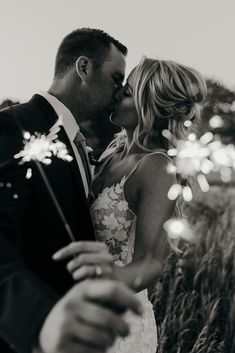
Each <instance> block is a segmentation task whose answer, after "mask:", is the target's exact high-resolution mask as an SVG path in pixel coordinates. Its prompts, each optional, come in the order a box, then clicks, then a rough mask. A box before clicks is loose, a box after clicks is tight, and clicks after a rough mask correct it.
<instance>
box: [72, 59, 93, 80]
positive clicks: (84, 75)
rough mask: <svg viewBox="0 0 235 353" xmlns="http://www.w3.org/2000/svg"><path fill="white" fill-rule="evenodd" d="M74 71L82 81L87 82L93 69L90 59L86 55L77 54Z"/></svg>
mask: <svg viewBox="0 0 235 353" xmlns="http://www.w3.org/2000/svg"><path fill="white" fill-rule="evenodd" d="M75 67H76V72H77V74H78V76H79V77H80V79H81V80H82V81H83V82H87V81H88V80H89V77H90V75H91V73H92V71H93V66H92V62H91V60H90V59H89V58H88V57H86V56H79V58H77V60H76V63H75Z"/></svg>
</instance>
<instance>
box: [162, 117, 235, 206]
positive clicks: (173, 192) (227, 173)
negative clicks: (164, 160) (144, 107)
mask: <svg viewBox="0 0 235 353" xmlns="http://www.w3.org/2000/svg"><path fill="white" fill-rule="evenodd" d="M214 118H215V117H214ZM215 122H216V123H217V126H218V124H219V123H220V124H221V121H220V122H219V120H218V119H217V117H216V121H215V119H214V123H215ZM163 136H164V137H166V138H167V139H168V140H169V141H171V142H172V143H173V144H174V146H175V147H174V148H171V149H169V150H168V155H169V156H171V157H174V161H172V163H169V165H168V168H167V172H168V173H178V174H180V175H181V176H182V178H183V179H184V180H186V179H187V178H188V177H191V176H195V177H196V179H197V181H198V184H199V187H200V188H201V190H202V191H203V192H207V191H208V190H209V183H208V181H207V178H206V175H207V174H209V173H210V172H219V173H220V176H221V180H222V181H224V182H227V181H229V180H230V179H231V175H232V171H233V170H234V169H235V146H234V145H232V144H230V145H224V144H222V142H221V140H220V138H219V137H218V136H217V135H213V133H212V132H206V133H205V134H204V135H202V136H201V137H200V138H199V139H198V138H197V137H196V135H195V134H194V133H191V134H189V136H188V138H187V139H186V140H175V138H174V137H173V136H172V135H171V133H170V132H169V131H168V130H164V131H163ZM180 194H182V196H183V198H184V200H185V201H191V200H192V197H193V196H192V190H191V188H190V186H188V185H186V186H182V185H181V184H174V185H172V187H171V188H170V190H169V192H168V198H169V199H170V200H175V199H176V198H177V197H178V196H179V195H180Z"/></svg>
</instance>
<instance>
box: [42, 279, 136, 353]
mask: <svg viewBox="0 0 235 353" xmlns="http://www.w3.org/2000/svg"><path fill="white" fill-rule="evenodd" d="M127 309H131V310H132V311H133V312H135V313H136V314H140V312H141V308H140V303H139V302H138V300H137V298H136V297H135V295H134V293H133V292H132V291H131V290H130V289H129V288H127V287H126V286H125V285H124V284H122V283H120V282H118V281H114V280H108V279H106V280H104V279H99V280H94V279H93V280H87V281H84V282H82V283H80V284H77V285H75V286H74V287H73V288H72V289H71V290H70V291H69V292H68V293H67V294H66V295H65V296H64V297H63V298H62V299H61V300H60V301H59V302H58V303H57V304H56V305H55V306H54V308H53V309H52V310H51V312H50V313H49V315H48V317H47V318H46V320H45V322H44V324H43V326H42V329H41V332H40V335H39V344H40V349H41V350H42V351H43V352H44V353H78V352H79V353H98V352H100V353H101V352H106V349H107V348H108V347H109V346H110V345H111V344H112V343H113V341H114V339H115V338H116V337H117V336H123V337H124V336H126V335H127V334H128V332H129V328H128V326H127V324H126V322H125V321H124V320H123V318H122V315H121V313H122V312H124V311H125V310H127Z"/></svg>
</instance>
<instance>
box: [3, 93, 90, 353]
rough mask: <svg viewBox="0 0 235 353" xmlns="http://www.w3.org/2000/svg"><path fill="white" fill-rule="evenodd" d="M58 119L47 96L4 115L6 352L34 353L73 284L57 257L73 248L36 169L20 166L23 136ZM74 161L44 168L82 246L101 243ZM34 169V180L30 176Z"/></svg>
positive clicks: (44, 129)
mask: <svg viewBox="0 0 235 353" xmlns="http://www.w3.org/2000/svg"><path fill="white" fill-rule="evenodd" d="M57 119H58V116H57V115H56V113H55V111H54V110H53V108H52V107H51V105H50V104H49V103H48V102H47V101H46V100H45V99H44V98H43V97H41V96H40V95H34V96H33V97H32V99H31V100H30V101H29V102H28V103H26V104H20V105H17V106H14V107H11V108H8V109H5V110H2V111H0V337H1V338H0V352H1V353H7V352H10V351H12V350H15V351H17V352H20V353H29V352H30V351H31V346H32V344H33V343H34V341H35V339H36V338H37V334H38V331H39V329H40V326H41V324H42V322H43V320H44V319H45V317H46V316H47V314H48V312H49V311H50V309H51V308H52V307H53V306H54V304H55V302H56V301H57V300H58V299H59V298H60V296H61V295H62V294H63V293H65V291H66V290H68V289H69V288H70V287H71V286H72V284H73V282H72V280H71V277H70V275H69V274H68V273H67V271H66V269H65V264H64V263H63V264H58V263H55V262H54V261H53V260H52V254H53V253H54V252H55V251H57V250H58V249H60V248H61V247H63V246H65V245H66V244H68V243H69V242H70V240H69V237H68V234H67V233H66V231H65V228H64V225H63V223H62V221H61V219H60V217H59V216H58V213H57V210H56V208H55V206H54V204H53V203H52V200H51V198H50V196H49V193H48V191H47V189H46V187H45V184H44V182H43V180H42V178H41V176H40V174H39V173H38V170H37V168H36V167H35V165H34V164H33V163H31V164H30V163H26V164H24V165H22V166H19V165H18V162H19V161H18V160H16V159H14V155H15V154H16V153H18V152H19V151H20V150H22V148H23V142H22V141H23V138H22V131H21V129H24V130H25V131H29V132H30V133H34V132H39V133H48V131H49V129H50V128H51V127H52V126H53V125H54V124H55V122H56V121H57ZM58 138H59V140H60V141H62V142H64V143H65V144H66V145H67V148H68V149H69V152H70V154H71V155H72V156H73V157H74V159H73V161H72V162H71V163H68V162H65V161H62V160H61V159H58V158H56V157H54V158H53V160H52V164H51V165H49V166H46V167H43V168H44V170H45V173H46V175H47V177H48V180H49V182H50V184H51V186H52V189H53V190H54V193H55V195H56V197H57V199H58V201H59V204H60V205H61V207H62V209H63V212H64V214H65V216H66V218H67V220H68V223H69V225H70V227H71V229H72V231H73V233H74V235H75V237H76V239H77V240H94V233H93V227H92V222H91V219H90V214H89V208H88V204H87V201H86V197H85V193H84V189H83V183H82V179H81V176H80V173H79V169H78V166H77V162H76V159H75V156H74V154H73V152H72V147H71V145H70V142H69V139H68V137H67V135H66V133H65V131H64V129H63V127H62V128H61V131H60V132H59V135H58ZM28 167H32V177H31V178H30V179H26V177H25V175H26V171H27V168H28Z"/></svg>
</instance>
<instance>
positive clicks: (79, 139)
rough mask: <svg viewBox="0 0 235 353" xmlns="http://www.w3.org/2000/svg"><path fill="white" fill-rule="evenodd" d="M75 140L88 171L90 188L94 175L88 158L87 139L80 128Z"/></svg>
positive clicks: (86, 171) (87, 177) (87, 176)
mask: <svg viewBox="0 0 235 353" xmlns="http://www.w3.org/2000/svg"><path fill="white" fill-rule="evenodd" d="M73 142H74V144H75V146H76V147H77V150H78V153H79V155H80V157H81V160H82V163H83V166H84V169H85V173H86V179H87V184H88V187H89V188H90V186H91V180H92V175H91V169H90V164H89V158H88V153H87V148H86V139H85V137H84V136H83V134H82V133H81V131H80V130H78V132H77V134H76V136H75V138H74V140H73Z"/></svg>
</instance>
